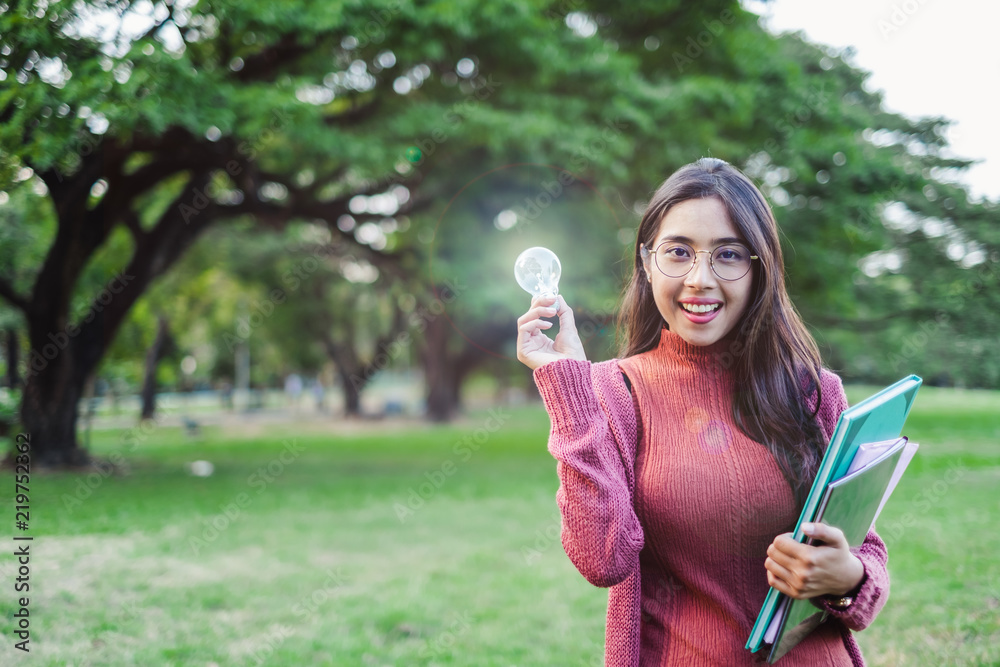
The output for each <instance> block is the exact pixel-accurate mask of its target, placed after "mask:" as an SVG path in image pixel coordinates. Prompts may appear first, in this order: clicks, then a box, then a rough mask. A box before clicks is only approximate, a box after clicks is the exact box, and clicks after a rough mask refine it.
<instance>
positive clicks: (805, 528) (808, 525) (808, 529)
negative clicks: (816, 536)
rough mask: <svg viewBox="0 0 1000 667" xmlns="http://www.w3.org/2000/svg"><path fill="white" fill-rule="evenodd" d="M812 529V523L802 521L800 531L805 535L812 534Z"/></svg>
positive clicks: (813, 528)
mask: <svg viewBox="0 0 1000 667" xmlns="http://www.w3.org/2000/svg"><path fill="white" fill-rule="evenodd" d="M813 530H815V527H814V526H813V524H811V523H804V524H802V532H803V533H805V534H806V535H812V534H813Z"/></svg>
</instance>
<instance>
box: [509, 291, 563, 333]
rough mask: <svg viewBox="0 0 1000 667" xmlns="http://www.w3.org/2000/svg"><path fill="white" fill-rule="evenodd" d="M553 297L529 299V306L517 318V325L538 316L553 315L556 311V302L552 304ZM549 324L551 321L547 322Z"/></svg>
mask: <svg viewBox="0 0 1000 667" xmlns="http://www.w3.org/2000/svg"><path fill="white" fill-rule="evenodd" d="M554 301H555V297H537V296H536V297H535V298H534V299H532V300H531V308H530V309H529V310H528V312H526V313H525V314H524V315H521V317H519V318H517V324H518V327H520V326H521V325H522V324H525V323H527V322H530V321H532V320H537V319H538V318H539V317H555V316H556V314H557V313H558V308H557V307H556V306H557V305H558V304H554V303H553V302H554ZM549 324H550V325H551V322H550V323H549Z"/></svg>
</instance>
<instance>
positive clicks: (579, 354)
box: [517, 296, 587, 369]
mask: <svg viewBox="0 0 1000 667" xmlns="http://www.w3.org/2000/svg"><path fill="white" fill-rule="evenodd" d="M556 315H558V316H559V333H558V334H557V335H556V339H555V342H553V341H552V339H551V338H549V337H548V336H546V335H545V330H546V329H548V328H549V327H551V326H552V322H549V321H547V320H543V319H542V318H543V317H554V316H556ZM517 358H518V361H520V362H521V363H523V364H524V365H525V366H527V367H528V368H531V369H535V368H538V367H539V366H544V365H545V364H548V363H551V362H553V361H559V360H560V359H579V360H580V361H586V360H587V353H586V352H585V351H584V349H583V343H582V342H581V341H580V335H579V334H578V333H577V331H576V320H574V319H573V309H572V308H570V307H569V306H568V305H566V301H565V300H564V299H563V298H562V297H561V296H536V297H535V298H533V299H532V300H531V308H530V309H529V310H528V312H526V313H525V314H524V315H521V317H519V318H517Z"/></svg>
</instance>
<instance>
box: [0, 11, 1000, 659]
mask: <svg viewBox="0 0 1000 667" xmlns="http://www.w3.org/2000/svg"><path fill="white" fill-rule="evenodd" d="M787 5H788V3H785V2H777V3H770V2H745V3H740V2H730V1H722V0H713V1H709V2H702V3H681V2H662V1H661V2H655V3H654V2H643V1H640V2H632V3H627V4H625V5H621V4H620V3H611V2H589V1H587V0H558V1H557V2H535V1H532V0H509V1H508V0H490V1H489V2H461V1H459V2H410V1H404V0H390V1H387V2H378V1H370V2H347V3H315V2H299V1H295V2H292V1H289V2H281V3H267V2H257V1H255V0H243V1H240V2H233V1H214V0H212V1H207V0H203V1H201V2H194V1H180V0H178V1H175V2H169V1H164V2H152V1H149V0H143V1H141V2H128V1H120V2H110V1H108V2H85V1H83V0H77V1H76V2H72V3H71V2H54V1H46V0H36V1H35V2H14V1H10V2H5V3H3V4H0V343H2V345H0V376H2V379H0V438H3V440H4V448H5V450H6V451H7V452H10V453H11V457H10V458H11V459H12V458H13V453H14V438H15V436H16V434H18V433H22V432H26V433H30V434H31V444H32V449H31V461H32V463H33V467H32V472H34V473H36V475H35V476H33V477H32V480H31V484H32V493H31V503H32V509H33V510H35V514H34V517H35V520H34V521H33V522H32V523H31V528H30V530H31V531H34V534H35V535H37V538H36V539H37V540H38V542H37V543H36V544H37V548H38V549H39V553H38V555H37V557H36V561H34V562H33V568H34V569H33V573H36V574H37V578H38V579H37V583H32V586H33V591H34V590H36V588H35V587H37V591H38V592H37V593H35V597H33V598H32V605H37V606H33V607H32V614H33V616H32V619H33V621H32V632H33V634H32V651H33V652H36V655H35V656H34V657H36V658H38V659H41V660H48V661H50V662H49V663H46V664H95V665H96V664H204V665H211V664H217V665H222V664H226V665H229V664H469V665H473V664H474V665H481V664H504V665H508V664H523V665H529V664H600V659H601V655H602V646H603V627H604V606H605V604H606V592H605V591H602V590H599V589H594V588H592V587H590V586H589V585H588V584H586V582H585V581H584V580H583V579H582V577H580V576H579V575H578V574H577V573H576V572H575V570H574V569H573V568H572V565H571V564H569V562H568V560H567V559H566V557H565V555H564V554H563V553H562V549H561V546H560V544H559V537H558V535H559V519H558V514H557V509H556V505H555V502H554V493H555V489H556V488H557V486H558V483H557V480H556V478H555V466H554V461H553V459H552V458H551V457H550V456H549V455H548V454H547V452H546V450H545V443H546V438H547V432H548V419H547V415H546V413H545V411H544V409H543V408H542V407H541V405H540V402H539V399H538V395H537V392H536V391H535V388H534V384H533V382H532V379H531V374H530V371H528V369H527V368H525V367H524V366H523V365H522V364H520V363H519V362H517V361H516V358H515V350H514V343H515V337H516V319H517V317H518V316H519V315H520V314H522V313H523V312H524V311H525V310H526V309H527V307H528V304H529V297H528V295H527V294H525V293H524V292H522V291H521V290H520V288H518V287H517V285H516V284H515V282H514V280H513V271H512V267H513V263H514V259H515V258H516V257H517V255H518V254H519V253H520V252H521V251H522V250H524V249H525V248H527V247H530V246H536V245H542V246H547V247H549V248H551V249H552V250H554V251H555V252H556V254H557V255H559V257H560V258H561V259H562V265H563V277H562V280H561V282H560V292H561V293H562V294H563V295H564V296H565V298H566V299H567V301H568V302H569V303H570V304H571V305H572V306H573V308H574V310H575V312H576V316H577V323H578V326H579V327H580V330H581V334H582V336H583V338H584V342H585V346H586V348H587V352H588V356H589V357H590V358H591V359H592V360H595V361H597V360H603V359H608V358H611V357H613V356H615V355H616V350H617V345H618V342H619V338H618V335H617V333H616V330H615V326H614V317H615V314H616V310H617V306H618V296H619V293H620V291H621V288H622V285H623V281H624V279H625V277H626V276H627V275H629V271H630V266H631V265H630V257H631V253H632V252H633V248H634V242H635V229H636V227H637V225H638V221H639V217H640V215H641V212H642V211H643V209H644V207H645V204H646V201H647V200H648V198H649V197H650V195H651V194H652V192H653V191H654V190H655V189H656V187H657V186H658V185H659V184H660V183H661V182H662V181H663V179H665V178H666V177H667V176H668V175H669V174H670V173H671V172H672V171H674V170H675V169H676V168H678V167H680V166H681V165H683V164H686V163H688V162H691V161H693V160H696V159H697V158H699V157H701V156H706V155H710V156H714V157H719V158H723V159H725V160H727V161H729V162H731V163H733V164H735V165H737V166H739V167H740V168H741V169H743V170H744V171H745V172H746V173H747V174H748V175H749V176H750V177H751V178H752V179H754V181H755V182H756V183H758V185H759V186H760V187H761V189H762V191H763V192H764V193H765V195H766V196H767V197H768V199H769V201H770V203H771V205H772V207H773V209H774V212H775V215H776V217H777V219H778V223H779V226H780V228H781V232H782V242H783V245H784V250H785V257H786V274H787V283H788V286H789V290H790V293H791V295H792V298H793V300H794V303H795V305H796V307H797V308H798V309H799V311H800V313H801V314H802V316H803V318H804V320H805V322H806V323H807V325H808V326H809V327H810V329H811V331H812V332H813V334H814V336H815V337H816V339H817V342H818V343H819V344H820V346H821V351H822V353H823V357H824V362H825V364H826V365H827V366H828V367H830V368H832V369H833V370H835V371H837V372H838V373H840V374H841V376H842V377H843V378H844V380H845V382H846V383H847V384H848V386H849V397H850V398H851V401H852V402H855V401H857V400H860V399H861V398H864V397H865V396H866V395H868V394H870V393H871V392H872V391H874V390H875V389H876V388H877V387H878V386H879V385H884V384H888V383H890V382H893V381H895V380H897V379H899V378H901V377H904V376H906V375H908V374H910V373H916V374H918V375H920V376H922V377H923V378H924V382H925V388H924V389H923V390H921V391H922V393H921V397H920V399H918V404H917V407H916V408H915V409H914V413H913V415H912V416H911V422H910V424H908V428H909V426H910V425H911V424H912V425H913V429H914V432H913V433H912V434H910V435H911V439H916V440H918V441H920V442H921V443H922V444H923V446H922V449H921V453H920V454H919V455H918V456H917V459H916V460H915V461H914V463H913V464H912V466H911V472H910V473H908V476H907V479H906V480H904V483H903V484H901V486H900V488H899V490H898V491H897V496H894V497H902V498H903V499H905V500H910V501H912V502H911V503H910V504H907V503H906V502H905V501H904V500H897V502H896V503H895V506H894V503H892V502H890V504H889V505H888V506H887V509H886V512H885V514H884V515H883V518H882V519H880V532H882V533H883V534H884V536H885V537H886V541H887V543H889V546H890V554H891V557H890V568H891V574H892V575H893V582H894V588H893V593H892V595H893V598H892V601H891V602H890V603H889V606H888V607H887V608H886V610H885V611H884V612H883V614H882V616H880V618H879V621H878V622H877V623H876V624H875V625H874V626H873V627H872V628H871V629H869V630H866V631H865V632H863V633H861V634H860V635H859V641H860V642H861V645H862V648H863V649H864V650H865V654H866V656H867V659H868V660H869V663H870V664H876V665H896V664H945V663H946V662H947V664H992V663H993V661H995V660H1000V653H998V650H1000V649H998V648H997V647H998V645H1000V625H998V621H997V614H996V609H997V607H998V604H1000V570H998V566H997V565H996V562H995V558H993V557H992V556H991V555H990V554H993V553H995V550H996V548H997V547H998V546H1000V544H998V543H997V539H998V538H997V537H996V531H995V530H987V531H984V530H983V528H984V525H987V524H988V525H990V526H994V527H995V525H996V522H995V517H996V511H997V510H998V509H1000V507H998V502H997V498H996V495H995V484H996V475H997V473H998V471H1000V458H998V456H997V449H996V441H997V437H1000V417H998V415H1000V392H998V391H997V390H1000V355H997V354H996V352H997V333H998V332H1000V297H998V290H997V286H998V280H1000V278H998V272H997V269H996V262H997V259H998V258H1000V232H998V225H997V216H998V203H997V199H996V190H995V188H994V189H992V190H991V189H990V187H989V185H985V186H979V185H977V186H970V181H969V179H968V176H967V174H968V172H969V166H970V164H971V160H970V159H969V158H968V157H965V156H963V155H962V154H961V153H960V152H957V151H956V150H955V148H954V147H953V146H952V145H951V144H950V143H949V138H950V137H951V138H954V134H953V133H952V134H949V133H950V132H952V130H951V129H950V127H951V121H950V119H949V118H947V117H945V116H941V115H911V114H907V113H903V112H902V111H899V110H898V109H899V106H896V107H894V108H893V107H891V106H890V105H888V104H887V103H886V101H885V99H884V97H885V93H884V92H883V91H882V90H881V88H880V86H881V85H886V84H885V83H884V82H883V81H879V85H874V84H873V83H872V75H871V74H870V72H869V71H868V70H866V69H864V68H863V67H862V66H861V65H860V64H859V62H858V60H859V58H860V56H859V55H858V51H857V50H856V49H855V48H852V47H851V46H850V45H849V44H844V43H837V44H835V45H833V46H828V45H825V44H821V43H815V42H813V41H810V38H809V37H808V36H807V34H806V33H803V32H782V30H785V29H787V28H789V27H797V25H796V19H795V18H789V19H788V20H787V21H785V19H784V17H786V16H789V14H787V13H785V11H784V10H783V9H782V7H783V6H787ZM923 6H924V3H919V2H915V1H914V2H904V3H898V6H896V5H888V4H885V3H882V4H880V5H879V7H880V10H879V11H880V13H879V14H878V16H874V17H872V16H869V19H870V21H869V22H870V23H871V24H872V25H868V26H867V33H873V34H876V35H880V36H881V37H882V39H881V45H882V47H883V49H884V50H885V51H886V52H887V53H890V54H891V53H893V51H892V49H893V48H894V47H893V45H894V44H898V45H900V46H899V48H902V45H903V44H906V43H907V40H908V39H909V38H907V37H906V35H907V30H911V31H916V30H917V28H918V27H920V26H922V27H921V28H920V29H921V30H923V31H924V32H922V33H921V34H924V35H927V34H930V35H933V34H935V33H934V32H933V31H934V27H933V25H932V26H931V27H928V24H927V20H926V14H922V13H921V12H924V11H925V10H924V7H923ZM789 11H790V10H789ZM928 11H929V10H928ZM934 11H938V10H934ZM965 11H967V12H968V16H969V19H968V20H969V21H970V22H972V23H974V22H975V19H976V16H977V15H976V13H975V11H970V10H969V9H968V7H966V9H965ZM762 15H763V18H762ZM883 15H884V16H883ZM800 23H801V21H800ZM982 23H983V24H984V25H985V24H987V23H988V22H987V21H983V22H982ZM789 24H791V25H789ZM883 24H884V25H883ZM946 28H947V30H946ZM887 31H888V32H887ZM938 31H939V34H941V35H945V36H947V39H945V38H944V37H942V40H941V41H940V42H930V43H928V44H927V45H926V46H925V47H924V50H925V51H929V52H933V51H934V49H935V48H940V49H942V53H944V52H945V51H946V50H947V49H951V51H948V53H951V52H952V51H953V50H954V48H955V47H954V46H950V45H954V44H956V36H955V34H954V32H955V31H954V30H952V29H951V27H950V26H948V25H945V24H942V27H941V28H938ZM813 32H815V30H811V31H810V34H812V33H813ZM910 34H911V35H912V34H914V33H913V32H911V33H910ZM893 40H897V41H895V42H894V41H893ZM958 40H959V41H958V42H957V43H960V40H961V36H959V38H958ZM977 43H981V41H980V42H977ZM970 48H971V47H970ZM868 52H870V51H868ZM868 52H865V51H862V52H861V53H862V54H864V53H868ZM973 61H974V62H972V63H970V64H969V66H968V68H966V69H968V72H965V71H956V72H955V73H954V77H955V78H958V79H959V80H965V79H962V78H961V77H962V76H965V75H966V74H973V75H974V74H975V72H976V71H978V70H977V69H976V67H977V66H976V64H975V62H976V61H975V59H973ZM911 69H912V68H911ZM981 75H982V72H980V74H979V75H978V76H980V78H979V79H978V81H979V84H977V85H979V86H981V87H984V86H986V85H987V84H985V83H983V79H982V76H981ZM951 78H952V77H951V76H948V75H947V74H942V73H940V72H927V73H925V76H924V79H925V81H926V86H927V87H931V88H933V87H935V86H938V85H942V86H945V85H953V82H952V81H951ZM973 83H974V81H973ZM973 83H970V84H969V86H972V85H973ZM902 106H906V104H905V103H904V104H903V105H902ZM894 109H895V110H894ZM973 157H979V156H973ZM979 182H983V181H979ZM994 185H995V184H994ZM990 193H992V194H990ZM552 333H553V334H554V333H555V332H552ZM10 499H11V502H10V503H9V505H8V507H9V510H10V514H11V521H12V522H13V514H14V505H15V502H14V495H13V494H12V495H11V497H10ZM914 508H917V509H914ZM883 521H884V522H885V526H884V527H883V526H882V522H883ZM43 545H44V546H43ZM14 567H15V566H14V562H13V559H10V558H9V557H7V559H6V560H4V561H3V562H2V564H0V574H3V575H4V578H5V579H7V580H11V579H12V577H13V574H12V573H13V572H14ZM13 595H14V594H13V593H8V594H5V595H4V596H3V599H2V600H0V609H2V610H3V611H4V614H3V616H2V617H0V623H4V624H6V626H5V627H4V636H5V642H6V643H5V645H4V646H3V647H0V655H3V656H7V657H8V658H11V659H20V658H26V657H27V656H26V655H24V654H22V653H21V652H20V651H16V650H15V649H14V648H13V643H14V642H13V639H12V634H11V633H12V632H13V631H14V629H15V625H16V623H15V622H14V616H13V615H14V613H15V612H16V611H17V610H18V606H17V604H16V600H14V597H13ZM907 605H910V606H907ZM914 608H919V609H921V612H920V618H919V620H917V621H913V620H912V619H911V620H910V621H906V620H905V613H906V611H907V609H910V610H911V611H912V609H914ZM751 620H752V619H751ZM36 642H37V643H36ZM6 659H7V658H5V660H6Z"/></svg>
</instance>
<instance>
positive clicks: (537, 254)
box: [514, 246, 562, 296]
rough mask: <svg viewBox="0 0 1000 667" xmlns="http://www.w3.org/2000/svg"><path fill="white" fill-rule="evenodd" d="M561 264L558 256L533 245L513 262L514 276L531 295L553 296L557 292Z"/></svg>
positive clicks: (546, 249)
mask: <svg viewBox="0 0 1000 667" xmlns="http://www.w3.org/2000/svg"><path fill="white" fill-rule="evenodd" d="M561 273H562V265H561V264H560V263H559V258H558V257H556V254H555V253H554V252H552V251H551V250H549V249H548V248H542V247H541V246H535V247H534V248H528V249H527V250H525V251H524V252H522V253H521V254H520V255H518V256H517V260H516V261H515V262H514V277H515V278H517V284H518V285H520V286H521V287H522V288H524V291H525V292H527V293H528V294H531V295H532V296H543V295H545V296H555V295H557V294H559V275H560V274H561Z"/></svg>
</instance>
